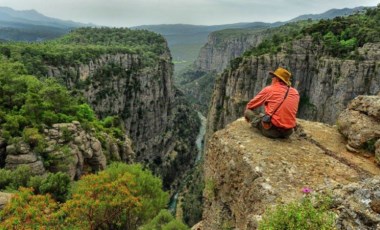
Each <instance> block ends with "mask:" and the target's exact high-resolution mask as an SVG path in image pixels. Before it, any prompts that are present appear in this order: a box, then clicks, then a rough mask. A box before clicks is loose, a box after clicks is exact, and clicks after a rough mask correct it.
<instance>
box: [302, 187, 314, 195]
mask: <svg viewBox="0 0 380 230" xmlns="http://www.w3.org/2000/svg"><path fill="white" fill-rule="evenodd" d="M301 191H302V192H303V193H305V194H309V193H311V191H312V190H311V188H308V187H305V188H302V190H301Z"/></svg>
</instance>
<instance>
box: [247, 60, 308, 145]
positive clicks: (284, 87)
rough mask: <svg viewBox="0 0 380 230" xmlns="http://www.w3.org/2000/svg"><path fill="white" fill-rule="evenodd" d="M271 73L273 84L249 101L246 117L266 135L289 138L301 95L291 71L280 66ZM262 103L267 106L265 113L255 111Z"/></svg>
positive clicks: (294, 123) (294, 124)
mask: <svg viewBox="0 0 380 230" xmlns="http://www.w3.org/2000/svg"><path fill="white" fill-rule="evenodd" d="M269 74H270V75H272V84H271V85H270V86H267V87H265V88H264V89H263V90H261V92H259V93H258V94H257V95H256V96H255V97H254V98H253V99H252V100H251V101H250V102H248V104H247V106H246V110H245V112H244V117H245V119H246V121H247V122H249V123H251V125H252V127H256V128H258V129H259V130H260V131H261V133H262V134H263V135H264V136H266V137H270V138H287V137H289V136H290V135H291V134H292V133H293V128H294V127H295V126H296V114H297V111H298V103H299V99H300V96H299V94H298V91H297V90H296V89H295V88H293V87H291V82H290V77H291V73H290V72H289V71H287V70H286V69H284V68H281V67H279V68H277V70H276V71H274V72H269ZM262 105H264V107H265V108H264V110H265V114H262V113H259V112H257V111H253V110H254V109H257V108H259V107H260V106H262Z"/></svg>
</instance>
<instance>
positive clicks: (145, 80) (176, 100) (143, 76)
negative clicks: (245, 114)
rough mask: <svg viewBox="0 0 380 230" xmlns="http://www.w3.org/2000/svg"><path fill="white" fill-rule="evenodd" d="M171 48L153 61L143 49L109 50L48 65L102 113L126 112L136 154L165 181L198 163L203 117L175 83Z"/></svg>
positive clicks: (125, 120) (50, 71) (124, 116)
mask: <svg viewBox="0 0 380 230" xmlns="http://www.w3.org/2000/svg"><path fill="white" fill-rule="evenodd" d="M162 45H164V46H165V47H166V51H165V52H163V53H161V54H160V56H159V57H158V59H157V60H154V61H149V60H148V59H144V57H143V56H142V55H141V54H128V53H118V54H103V55H101V56H100V57H98V58H96V59H93V60H91V61H89V62H88V63H82V64H72V65H69V66H66V65H61V66H48V75H49V76H50V77H55V78H57V79H59V81H61V82H62V83H63V84H65V85H66V86H67V87H68V88H69V89H71V90H76V91H79V92H80V93H81V94H83V96H84V97H85V98H86V100H87V101H88V103H89V104H90V105H91V107H92V108H93V109H94V111H95V112H96V114H97V115H98V116H99V117H100V118H104V117H106V116H118V117H121V118H122V120H123V123H124V126H125V128H126V135H127V136H128V137H130V138H131V140H132V142H133V149H134V151H135V152H136V160H137V161H138V162H142V163H144V164H145V165H148V166H149V167H150V168H151V169H152V170H153V171H154V172H155V173H156V174H159V175H161V176H162V177H163V180H164V184H165V187H167V188H168V187H169V186H170V185H171V184H172V183H173V182H174V181H175V180H177V179H178V178H179V177H180V175H181V174H182V172H184V171H186V170H187V169H189V168H190V167H191V165H192V164H193V163H194V159H195V155H196V147H195V138H196V135H197V130H198V127H199V123H200V122H199V120H198V117H197V114H196V112H195V111H192V110H191V109H190V106H188V105H187V102H186V101H184V99H183V95H182V94H181V93H180V92H178V91H177V90H176V88H175V87H174V85H173V64H172V59H171V56H170V53H169V50H168V48H167V45H166V44H162Z"/></svg>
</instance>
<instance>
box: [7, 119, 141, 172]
mask: <svg viewBox="0 0 380 230" xmlns="http://www.w3.org/2000/svg"><path fill="white" fill-rule="evenodd" d="M97 136H98V137H101V138H102V139H103V144H102V143H101V142H100V140H99V139H98V138H97V137H96V135H95V133H93V132H92V131H86V130H85V129H84V128H83V127H82V126H81V124H80V123H79V122H78V121H73V122H72V123H60V124H54V125H53V126H52V127H51V128H49V129H45V130H44V142H45V145H44V148H43V149H41V150H40V151H39V152H37V151H36V148H33V147H32V146H30V145H29V144H28V143H26V142H24V141H20V142H17V143H15V144H11V145H8V146H6V151H5V153H6V158H5V168H7V169H15V168H17V167H18V166H20V165H27V166H29V167H30V169H31V174H33V175H42V174H44V173H45V172H46V171H49V172H58V171H62V172H66V173H67V174H68V175H69V176H70V177H71V179H75V178H79V177H80V176H81V175H82V174H83V173H85V172H86V171H87V172H88V171H98V170H102V169H104V168H105V167H106V164H107V160H115V161H123V162H126V163H131V162H133V161H134V159H135V153H134V151H133V150H132V147H131V145H132V143H131V140H130V139H129V138H128V137H125V140H124V141H121V140H117V139H113V138H111V137H110V136H108V135H107V134H106V133H100V134H98V135H97Z"/></svg>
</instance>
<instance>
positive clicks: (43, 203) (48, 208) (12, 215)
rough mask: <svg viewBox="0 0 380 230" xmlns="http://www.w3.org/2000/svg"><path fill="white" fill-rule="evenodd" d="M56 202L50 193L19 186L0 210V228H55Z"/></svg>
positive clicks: (56, 221)
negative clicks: (36, 192) (41, 192)
mask: <svg viewBox="0 0 380 230" xmlns="http://www.w3.org/2000/svg"><path fill="white" fill-rule="evenodd" d="M57 209H58V204H57V203H56V202H54V200H53V199H52V198H51V197H50V195H33V189H27V188H21V189H20V191H19V192H17V193H16V194H14V195H13V197H12V198H11V201H10V202H9V203H8V204H7V205H6V206H5V207H4V209H3V210H2V211H0V229H56V226H57V224H58V219H57V218H56V215H55V212H56V210H57Z"/></svg>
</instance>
